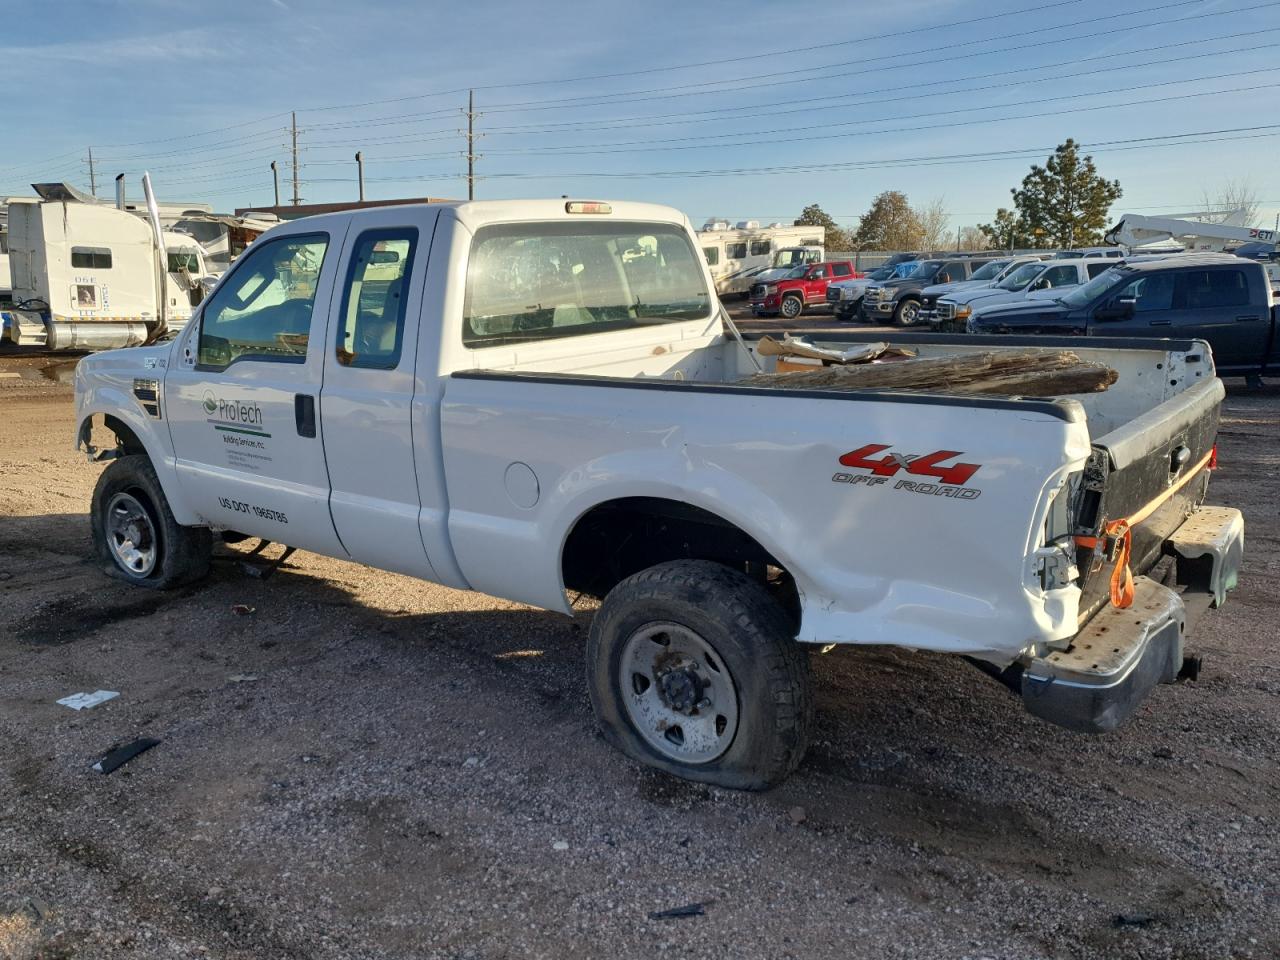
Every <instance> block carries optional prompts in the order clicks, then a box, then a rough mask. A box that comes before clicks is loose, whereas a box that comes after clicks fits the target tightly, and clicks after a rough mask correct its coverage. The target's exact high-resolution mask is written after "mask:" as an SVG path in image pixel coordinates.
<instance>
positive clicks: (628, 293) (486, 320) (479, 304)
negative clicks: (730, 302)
mask: <svg viewBox="0 0 1280 960" xmlns="http://www.w3.org/2000/svg"><path fill="white" fill-rule="evenodd" d="M704 276H705V274H704V270H703V267H702V264H700V263H699V262H698V254H697V251H696V250H695V249H694V247H693V245H692V244H691V243H690V242H689V238H688V236H687V235H686V234H685V232H684V231H683V230H681V229H680V228H679V227H677V226H675V225H674V224H662V223H625V222H621V223H600V222H595V223H586V222H577V223H523V224H495V225H493V226H488V227H482V228H480V229H479V230H477V231H476V237H475V240H474V241H473V242H472V245H471V258H470V261H469V262H468V265H467V289H466V298H465V301H464V305H463V333H462V338H463V342H464V343H466V344H467V345H468V346H473V347H483V346H490V345H494V344H502V343H521V342H525V341H529V340H548V339H553V338H558V337H573V336H580V335H582V334H588V333H603V332H606V331H610V330H625V329H629V328H633V327H644V326H652V325H653V324H659V323H675V322H678V321H681V320H698V319H702V318H704V317H709V316H710V315H711V297H710V294H709V293H708V291H707V286H706V281H705V279H704Z"/></svg>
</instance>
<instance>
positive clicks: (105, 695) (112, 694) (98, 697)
mask: <svg viewBox="0 0 1280 960" xmlns="http://www.w3.org/2000/svg"><path fill="white" fill-rule="evenodd" d="M118 696H120V694H118V693H117V692H116V691H114V690H95V691H94V692H93V693H73V694H71V696H69V697H63V698H62V699H61V700H59V701H58V703H60V704H62V705H63V706H64V707H70V708H71V709H72V710H87V709H89V708H90V707H96V706H97V705H98V704H100V703H106V702H107V701H108V700H114V699H115V698H116V697H118Z"/></svg>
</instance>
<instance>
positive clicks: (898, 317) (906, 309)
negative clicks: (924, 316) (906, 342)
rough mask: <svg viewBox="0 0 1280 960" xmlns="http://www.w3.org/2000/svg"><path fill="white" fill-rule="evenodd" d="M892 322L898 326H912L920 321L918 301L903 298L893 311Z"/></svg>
mask: <svg viewBox="0 0 1280 960" xmlns="http://www.w3.org/2000/svg"><path fill="white" fill-rule="evenodd" d="M893 322H894V323H896V324H897V325H898V326H900V327H914V326H915V325H916V324H917V323H919V322H920V301H919V300H903V301H902V302H901V303H900V304H898V308H897V309H896V310H894V311H893Z"/></svg>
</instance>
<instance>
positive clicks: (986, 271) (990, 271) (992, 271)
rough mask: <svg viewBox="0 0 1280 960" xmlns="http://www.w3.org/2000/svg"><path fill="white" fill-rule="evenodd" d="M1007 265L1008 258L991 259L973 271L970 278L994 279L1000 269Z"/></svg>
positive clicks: (998, 274)
mask: <svg viewBox="0 0 1280 960" xmlns="http://www.w3.org/2000/svg"><path fill="white" fill-rule="evenodd" d="M1008 265H1009V261H1008V260H992V261H991V262H990V263H987V264H984V265H982V266H981V267H979V268H978V269H977V270H975V271H973V276H971V277H970V278H969V279H970V280H994V279H995V278H996V277H998V276H1000V271H1001V270H1003V269H1004V268H1005V267H1007V266H1008Z"/></svg>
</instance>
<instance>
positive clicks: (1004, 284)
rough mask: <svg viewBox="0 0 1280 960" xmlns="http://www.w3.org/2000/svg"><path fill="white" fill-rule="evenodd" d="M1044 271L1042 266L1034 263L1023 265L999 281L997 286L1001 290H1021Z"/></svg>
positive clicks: (1039, 263) (1037, 262)
mask: <svg viewBox="0 0 1280 960" xmlns="http://www.w3.org/2000/svg"><path fill="white" fill-rule="evenodd" d="M1042 270H1044V264H1043V263H1041V262H1039V261H1036V262H1035V263H1024V264H1023V265H1022V266H1020V267H1019V268H1018V269H1017V270H1015V271H1013V273H1011V274H1009V275H1008V276H1007V277H1005V278H1004V279H1003V280H1001V281H1000V283H999V284H997V286H999V288H1000V289H1001V290H1021V289H1022V288H1023V287H1025V286H1026V285H1027V284H1028V283H1030V282H1031V281H1032V280H1034V279H1035V278H1036V277H1038V276H1039V275H1040V272H1041V271H1042Z"/></svg>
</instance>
